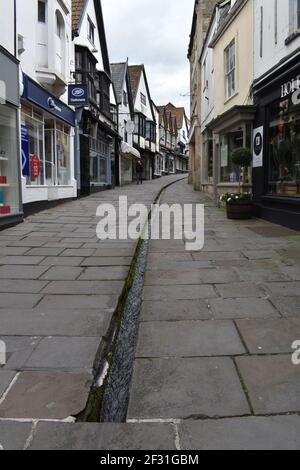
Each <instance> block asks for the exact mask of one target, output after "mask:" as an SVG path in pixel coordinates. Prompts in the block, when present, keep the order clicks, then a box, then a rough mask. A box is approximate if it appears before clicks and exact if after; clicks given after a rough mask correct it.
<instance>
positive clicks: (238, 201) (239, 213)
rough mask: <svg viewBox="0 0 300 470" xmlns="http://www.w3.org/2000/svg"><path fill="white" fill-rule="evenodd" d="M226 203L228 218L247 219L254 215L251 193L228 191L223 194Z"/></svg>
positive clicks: (223, 200) (222, 199)
mask: <svg viewBox="0 0 300 470" xmlns="http://www.w3.org/2000/svg"><path fill="white" fill-rule="evenodd" d="M221 202H225V203H226V212H227V217H228V219H233V220H246V219H251V217H252V209H253V204H252V195H251V194H250V193H227V194H223V196H221Z"/></svg>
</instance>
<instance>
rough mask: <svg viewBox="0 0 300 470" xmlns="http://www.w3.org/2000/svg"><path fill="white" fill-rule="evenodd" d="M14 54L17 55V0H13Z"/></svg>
mask: <svg viewBox="0 0 300 470" xmlns="http://www.w3.org/2000/svg"><path fill="white" fill-rule="evenodd" d="M14 56H15V57H17V0H14Z"/></svg>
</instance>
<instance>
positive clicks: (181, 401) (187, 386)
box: [127, 358, 250, 419]
mask: <svg viewBox="0 0 300 470" xmlns="http://www.w3.org/2000/svg"><path fill="white" fill-rule="evenodd" d="M249 413H250V410H249V406H248V403H247V400H246V397H245V395H244V392H243V389H242V386H241V384H240V381H239V378H238V375H237V373H236V370H235V367H234V364H233V362H232V360H231V359H228V358H204V359H203V358H200V359H138V360H136V361H135V368H134V375H133V381H132V388H131V398H130V404H129V411H128V416H127V419H155V418H159V419H167V418H182V419H188V418H189V417H191V416H207V417H211V418H213V417H221V416H235V415H238V416H241V415H244V414H249Z"/></svg>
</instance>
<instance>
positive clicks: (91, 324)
mask: <svg viewBox="0 0 300 470" xmlns="http://www.w3.org/2000/svg"><path fill="white" fill-rule="evenodd" d="M112 314H113V310H101V309H99V308H98V309H93V310H89V309H84V310H80V309H78V308H76V307H75V308H71V309H65V305H64V304H61V305H60V306H59V307H57V308H55V309H52V310H49V309H48V310H47V309H44V308H37V309H33V310H30V309H26V307H24V308H23V309H22V308H21V309H17V310H13V309H2V310H0V331H1V335H6V336H59V335H63V336H97V337H98V338H99V339H100V338H101V337H102V336H105V335H106V334H107V331H108V328H109V324H110V321H111V318H112Z"/></svg>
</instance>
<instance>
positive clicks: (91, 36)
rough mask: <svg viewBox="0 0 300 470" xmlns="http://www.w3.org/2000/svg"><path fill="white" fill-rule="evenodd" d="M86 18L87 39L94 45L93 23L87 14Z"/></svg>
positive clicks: (94, 28)
mask: <svg viewBox="0 0 300 470" xmlns="http://www.w3.org/2000/svg"><path fill="white" fill-rule="evenodd" d="M87 20H88V32H87V33H88V34H87V36H88V40H89V41H90V43H91V44H93V46H94V45H95V31H96V27H95V25H94V23H93V21H92V20H91V18H90V17H89V16H88V18H87Z"/></svg>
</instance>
